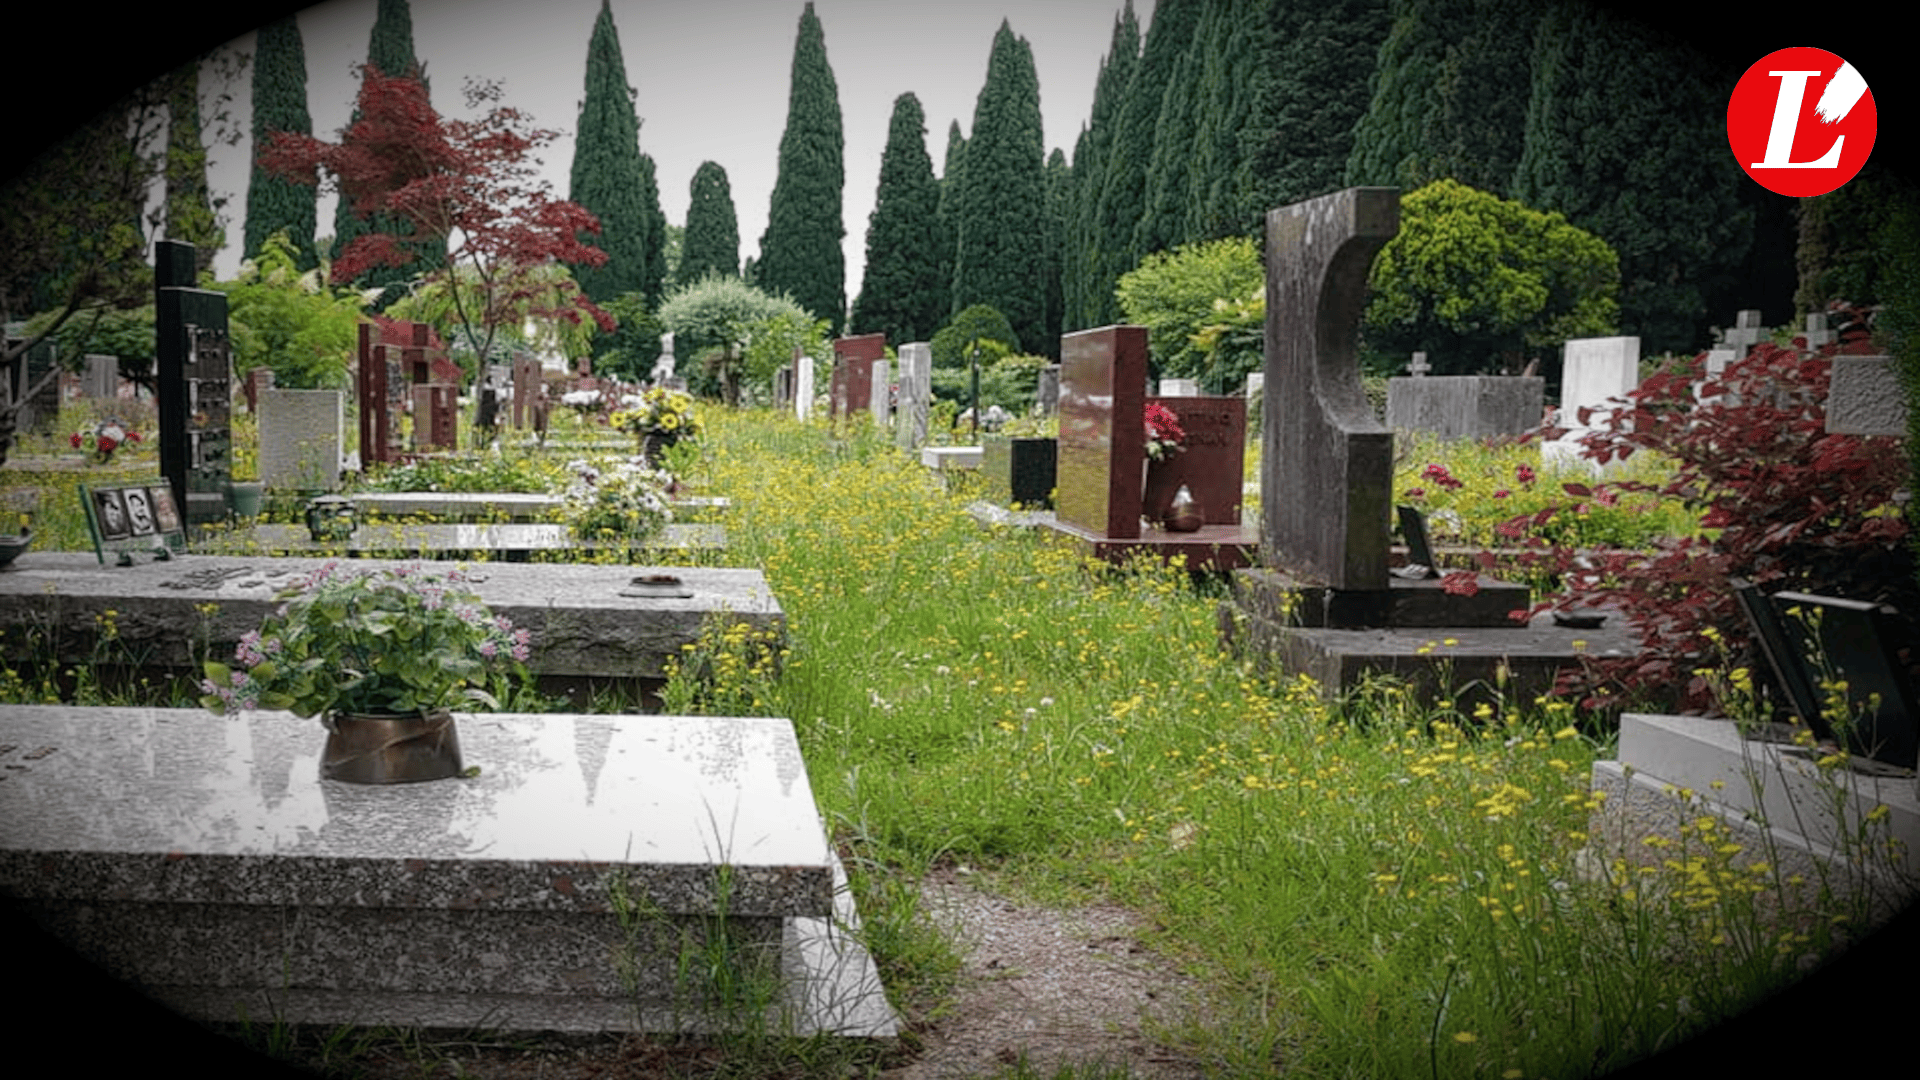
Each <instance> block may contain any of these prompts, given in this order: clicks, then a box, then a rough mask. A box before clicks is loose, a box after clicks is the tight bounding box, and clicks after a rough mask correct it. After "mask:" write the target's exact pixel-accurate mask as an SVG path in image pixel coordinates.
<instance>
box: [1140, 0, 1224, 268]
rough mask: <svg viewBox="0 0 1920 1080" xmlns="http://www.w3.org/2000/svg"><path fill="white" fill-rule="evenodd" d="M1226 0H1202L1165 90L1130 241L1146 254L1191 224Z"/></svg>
mask: <svg viewBox="0 0 1920 1080" xmlns="http://www.w3.org/2000/svg"><path fill="white" fill-rule="evenodd" d="M1222 6H1223V5H1222V2H1221V0H1202V2H1201V3H1200V5H1199V7H1200V11H1199V15H1198V16H1197V18H1198V21H1197V22H1196V23H1195V24H1194V28H1193V33H1192V34H1191V35H1190V36H1189V37H1188V40H1187V47H1186V48H1185V49H1184V50H1182V51H1181V53H1180V56H1179V58H1178V59H1177V60H1175V61H1174V65H1173V72H1172V74H1171V75H1170V76H1169V77H1168V79H1167V87H1166V90H1165V92H1164V93H1162V94H1161V95H1160V113H1159V116H1158V117H1156V118H1155V120H1154V125H1153V151H1152V155H1151V157H1150V158H1149V159H1148V163H1147V169H1146V174H1145V178H1144V187H1143V188H1142V194H1141V201H1140V218H1139V220H1138V221H1137V222H1135V223H1134V227H1133V237H1132V240H1131V247H1132V250H1133V251H1134V252H1136V253H1137V254H1139V255H1141V256H1145V255H1150V254H1152V253H1153V252H1156V251H1165V250H1167V249H1168V248H1171V247H1173V246H1174V245H1175V244H1176V243H1179V242H1180V240H1182V239H1184V237H1183V236H1182V235H1181V234H1182V233H1183V232H1184V231H1185V229H1186V200H1187V188H1188V174H1189V172H1190V170H1191V168H1192V166H1193V155H1194V136H1195V134H1196V131H1197V129H1198V127H1199V113H1200V111H1201V108H1202V101H1201V96H1202V95H1203V94H1204V93H1206V91H1207V89H1208V88H1207V87H1205V86H1203V85H1202V84H1201V78H1202V71H1203V69H1204V68H1205V67H1206V64H1207V60H1208V54H1209V53H1210V52H1211V51H1212V48H1213V45H1214V41H1213V33H1214V29H1215V27H1216V26H1217V25H1218V24H1219V23H1220V18H1219V16H1220V15H1221V8H1222Z"/></svg>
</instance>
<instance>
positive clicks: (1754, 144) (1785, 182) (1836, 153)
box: [1727, 48, 1879, 198]
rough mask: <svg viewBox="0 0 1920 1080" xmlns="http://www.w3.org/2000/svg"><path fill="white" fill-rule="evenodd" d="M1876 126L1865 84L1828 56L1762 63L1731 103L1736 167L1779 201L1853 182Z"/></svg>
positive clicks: (1777, 56)
mask: <svg viewBox="0 0 1920 1080" xmlns="http://www.w3.org/2000/svg"><path fill="white" fill-rule="evenodd" d="M1878 127H1879V116H1878V114H1877V113H1876V112H1875V111H1874V108H1873V91H1871V90H1869V89H1867V80H1866V79H1865V78H1864V77H1863V76H1862V75H1861V74H1860V72H1858V71H1856V70H1854V66H1853V65H1852V64H1849V63H1847V62H1846V61H1845V60H1842V59H1841V58H1840V57H1838V56H1835V55H1834V54H1832V53H1830V52H1828V51H1826V50H1825V49H1811V48H1798V49H1781V50H1780V51H1778V52H1774V53H1769V54H1767V55H1766V56H1763V57H1761V58H1760V61H1759V63H1756V64H1754V65H1753V66H1752V67H1750V68H1748V69H1747V73H1746V74H1745V75H1742V76H1740V82H1739V83H1738V84H1736V85H1735V86H1734V88H1733V96H1732V97H1731V98H1729V99H1728V100H1727V144H1728V145H1729V146H1731V147H1732V148H1733V157H1734V160H1735V161H1738V162H1739V163H1740V167H1741V168H1742V169H1745V170H1746V171H1747V175H1748V176H1751V177H1753V180H1754V183H1756V184H1759V185H1760V186H1761V187H1764V188H1766V189H1767V190H1768V191H1772V192H1777V193H1779V194H1781V195H1793V196H1797V197H1801V198H1805V197H1807V196H1811V195H1825V194H1826V193H1827V192H1829V191H1832V190H1833V189H1835V188H1837V187H1839V186H1840V185H1841V184H1844V183H1846V182H1847V181H1849V180H1851V179H1853V177H1854V174H1855V173H1857V172H1859V171H1860V166H1862V165H1865V164H1866V163H1867V155H1868V154H1870V153H1872V152H1873V136H1874V132H1875V131H1876V129H1877V128H1878Z"/></svg>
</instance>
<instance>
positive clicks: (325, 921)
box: [0, 706, 892, 1031]
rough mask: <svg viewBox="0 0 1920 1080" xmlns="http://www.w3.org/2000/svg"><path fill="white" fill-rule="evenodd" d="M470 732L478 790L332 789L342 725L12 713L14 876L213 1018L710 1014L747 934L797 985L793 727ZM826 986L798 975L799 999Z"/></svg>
mask: <svg viewBox="0 0 1920 1080" xmlns="http://www.w3.org/2000/svg"><path fill="white" fill-rule="evenodd" d="M458 722H459V724H460V728H461V735H460V737H461V741H462V745H463V748H464V749H465V751H466V755H465V756H466V758H467V760H468V761H469V762H471V763H473V764H477V765H479V766H480V772H479V775H478V776H477V777H474V778H472V779H464V780H447V781H437V782H431V783H421V784H401V785H389V786H361V785H351V784H341V783H338V782H334V781H322V780H320V779H319V777H318V767H317V760H318V753H319V748H320V745H321V743H322V741H323V739H324V735H323V733H322V732H321V730H320V726H319V724H318V723H317V722H315V721H311V720H300V719H298V718H296V717H293V716H292V715H291V714H287V713H254V714H248V715H245V716H241V717H236V718H221V717H215V716H212V715H210V714H207V713H204V712H200V711H197V710H174V709H70V708H60V707H45V706H5V707H0V746H5V747H6V748H7V749H5V750H0V755H4V758H5V760H6V764H7V765H8V766H9V768H8V770H7V772H6V781H5V782H4V783H0V884H4V886H5V888H6V891H7V892H8V893H10V894H11V895H12V896H13V897H14V898H16V906H17V908H18V909H22V910H24V911H26V912H27V913H29V914H31V915H32V916H34V917H35V918H36V919H37V920H38V921H39V922H40V923H41V924H42V925H43V926H45V927H46V928H47V929H48V930H49V931H50V932H52V933H53V934H54V935H55V936H56V937H58V938H60V939H61V940H63V941H64V942H66V943H67V944H68V945H69V946H70V947H72V948H73V949H74V950H75V951H76V952H78V953H80V954H81V955H83V956H85V957H86V958H88V959H89V960H91V961H93V962H94V963H97V964H99V965H101V966H102V967H103V968H105V969H106V970H107V971H109V972H110V973H112V974H114V975H115V976H117V977H120V978H123V979H126V980H129V981H132V982H135V983H137V984H140V985H141V986H142V987H143V988H144V989H146V990H147V991H148V992H150V993H152V994H153V995H154V996H155V997H157V998H158V999H160V1000H162V1001H166V1002H168V1003H170V1004H174V1005H176V1006H177V1007H180V1008H182V1009H183V1010H184V1011H186V1012H188V1013H189V1014H190V1015H194V1016H198V1017H200V1018H203V1019H209V1020H233V1019H235V1018H236V1017H237V1015H238V1010H239V1009H242V1008H245V1009H247V1010H248V1011H249V1012H250V1013H251V1014H252V1015H254V1016H256V1017H257V1016H263V1015H269V1013H268V1012H267V1011H266V1010H265V1008H264V1006H266V1005H267V1003H268V996H269V995H271V998H272V1002H273V1005H274V1010H273V1012H272V1013H271V1015H276V1016H279V1017H280V1018H282V1019H287V1020H293V1021H294V1022H307V1023H328V1024H337V1023H370V1022H378V1023H385V1024H415V1025H422V1026H446V1025H449V1024H455V1023H459V1022H460V1021H461V1018H466V1019H465V1022H467V1023H478V1022H480V1018H479V1017H477V1016H473V1015H472V1014H473V1013H474V1012H475V1011H476V1010H477V1009H478V1008H479V1007H481V1006H483V1005H484V1006H486V1007H489V1008H492V1009H494V1010H496V1012H495V1014H494V1015H492V1016H491V1017H490V1018H489V1019H488V1021H487V1023H488V1026H490V1027H500V1028H504V1029H506V1030H551V1029H557V1030H571V1031H599V1030H627V1029H629V1027H630V1025H633V1024H635V1023H636V1021H635V1015H636V1012H635V1010H636V1009H648V1008H650V1009H651V1011H653V1012H654V1013H656V1014H658V1013H661V1012H667V1011H671V1010H672V1009H673V1008H674V1007H676V1006H677V1007H680V1008H681V1009H682V1010H684V1011H686V1012H690V1013H696V1014H697V1013H698V1012H700V1011H703V1010H705V1009H706V1008H707V1006H709V1005H711V1004H712V1003H711V1001H709V1000H707V994H708V990H709V988H708V987H707V986H706V985H704V973H705V971H706V967H705V964H704V963H701V962H696V963H695V964H694V965H693V966H692V967H691V968H688V967H684V966H683V963H682V962H683V958H690V957H691V958H699V957H704V956H705V955H708V954H706V953H705V952H703V950H705V949H707V948H708V947H709V946H711V947H714V948H719V947H722V945H721V942H720V940H719V939H718V938H717V937H716V936H715V935H717V934H719V933H724V934H725V935H726V940H725V944H724V947H725V948H726V949H728V950H729V952H728V955H729V956H730V957H731V958H732V959H731V961H730V962H729V966H733V965H739V966H738V967H736V968H735V970H734V974H736V975H744V974H747V973H748V972H747V969H748V968H758V969H759V970H760V972H761V973H762V974H763V975H764V976H766V977H768V978H771V979H781V978H782V970H781V953H782V951H783V949H786V950H791V948H792V944H793V943H792V940H791V939H792V938H793V937H794V935H795V932H796V930H798V929H800V928H799V927H797V926H796V924H797V923H799V922H801V921H802V920H805V921H808V922H812V921H815V920H823V919H824V918H825V917H827V916H828V915H829V914H831V913H833V912H834V909H835V906H836V898H835V891H836V888H837V881H836V877H837V874H836V869H837V868H836V866H835V862H834V859H833V856H832V853H831V851H830V850H829V849H828V847H827V845H826V838H825V833H824V831H823V830H822V828H821V826H820V820H819V814H818V811H817V809H816V808H815V806H814V802H813V797H812V792H811V789H810V787H809V785H808V781H807V775H806V770H805V767H804V764H803V762H802V761H801V758H800V753H799V748H798V745H797V744H796V742H795V741H794V737H793V731H792V726H791V725H790V724H789V723H788V722H787V721H785V720H781V719H767V718H717V717H642V716H571V715H564V714H541V715H527V714H499V715H487V714H462V715H460V717H459V721H458ZM20 747H33V748H35V749H34V750H33V751H32V752H31V753H21V752H20V751H19V750H18V749H16V748H20ZM109 787H110V788H112V789H113V790H114V792H115V798H113V799H111V800H102V799H100V798H99V797H98V795H99V792H100V791H101V790H103V789H104V788H109ZM623 897H624V898H625V900H630V901H631V902H632V904H633V905H637V906H636V907H634V908H632V909H631V910H632V911H633V915H632V917H631V918H630V919H623V917H622V915H621V906H622V904H623V902H625V901H623V899H622V898H623ZM687 950H692V952H691V953H688V952H687ZM815 968H816V969H817V968H818V964H817V959H816V963H815ZM688 971H692V972H694V973H695V974H693V975H692V976H689V975H688V974H686V972H688ZM824 974H825V973H824V972H821V971H818V970H812V971H809V970H806V969H804V968H803V969H801V970H799V971H791V973H790V975H789V986H788V991H789V994H788V995H787V997H788V1002H787V1003H788V1004H798V1003H799V1002H800V1001H801V999H803V998H804V997H805V996H807V995H808V994H810V993H811V992H812V990H810V989H809V988H808V987H806V986H805V985H804V984H807V983H810V982H814V981H817V980H818V979H819V978H820V977H822V976H823V975H824ZM868 992H869V993H870V994H876V995H877V994H878V992H879V991H878V986H877V982H876V983H875V984H874V985H872V986H870V987H869V990H868ZM880 1007H881V1012H882V1013H883V1016H882V1017H880V1018H878V1019H882V1020H884V1022H885V1024H886V1025H887V1026H889V1027H890V1025H891V1023H892V1018H891V1016H890V1014H886V1011H885V1004H884V999H883V998H882V999H881V1001H880ZM289 1013H291V1015H289ZM684 1019H685V1018H684V1017H683V1018H682V1022H684ZM870 1019H872V1018H870ZM639 1024H640V1025H641V1026H643V1027H645V1026H648V1021H647V1020H646V1019H644V1018H643V1019H641V1020H640V1021H639ZM815 1029H817V1025H816V1026H815Z"/></svg>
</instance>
